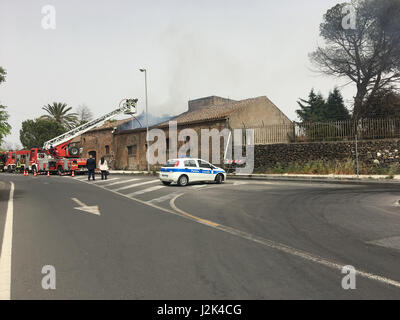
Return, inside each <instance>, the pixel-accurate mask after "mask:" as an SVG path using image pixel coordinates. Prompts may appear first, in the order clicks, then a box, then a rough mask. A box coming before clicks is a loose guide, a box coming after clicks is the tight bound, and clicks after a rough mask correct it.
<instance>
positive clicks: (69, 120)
mask: <svg viewBox="0 0 400 320" xmlns="http://www.w3.org/2000/svg"><path fill="white" fill-rule="evenodd" d="M42 109H43V110H45V111H46V112H47V113H48V114H46V115H44V116H42V118H45V119H51V120H54V121H56V122H58V123H59V124H61V125H62V126H63V127H65V128H67V129H72V128H73V127H75V126H76V124H77V122H78V115H77V114H76V113H74V112H70V111H71V110H72V107H68V106H67V104H66V103H60V102H53V104H48V105H47V106H44V107H43V108H42Z"/></svg>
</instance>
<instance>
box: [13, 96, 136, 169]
mask: <svg viewBox="0 0 400 320" xmlns="http://www.w3.org/2000/svg"><path fill="white" fill-rule="evenodd" d="M137 101H138V100H137V99H123V100H122V101H121V102H120V104H119V107H118V108H117V109H116V110H114V111H111V112H109V113H107V114H106V115H104V116H101V117H99V118H97V119H95V120H92V121H89V122H87V123H85V124H83V125H81V126H79V127H77V128H74V129H72V130H70V131H68V132H66V133H64V134H62V135H60V136H58V137H56V138H54V139H51V140H49V141H46V142H45V143H44V145H43V148H32V149H31V150H22V151H10V152H8V154H7V161H6V164H5V168H7V171H9V172H13V171H15V169H16V164H17V161H18V160H21V161H20V163H21V165H22V159H23V169H22V170H28V171H29V172H32V173H35V172H36V173H47V172H50V173H59V174H66V173H71V172H72V171H74V172H84V171H86V160H87V159H86V158H81V157H80V155H81V153H82V152H81V151H82V150H80V149H79V148H77V147H75V146H71V145H70V144H71V141H72V139H74V138H75V137H77V136H80V135H81V134H83V133H85V132H87V131H89V130H91V129H93V128H94V127H96V126H97V125H99V124H100V123H102V122H104V121H106V120H109V119H111V118H113V117H115V116H116V115H118V114H120V113H124V114H127V115H131V116H134V114H136V103H137Z"/></svg>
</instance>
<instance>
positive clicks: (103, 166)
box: [99, 157, 108, 180]
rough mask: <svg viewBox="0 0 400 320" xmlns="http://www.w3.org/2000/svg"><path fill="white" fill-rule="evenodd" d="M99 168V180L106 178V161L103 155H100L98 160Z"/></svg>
mask: <svg viewBox="0 0 400 320" xmlns="http://www.w3.org/2000/svg"><path fill="white" fill-rule="evenodd" d="M99 168H100V171H101V180H107V175H108V163H107V160H105V159H104V157H101V159H100V161H99Z"/></svg>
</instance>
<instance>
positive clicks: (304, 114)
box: [296, 89, 325, 122]
mask: <svg viewBox="0 0 400 320" xmlns="http://www.w3.org/2000/svg"><path fill="white" fill-rule="evenodd" d="M297 103H298V105H299V106H300V109H299V110H296V113H297V115H298V116H299V118H300V120H301V121H302V122H323V121H325V118H324V110H325V99H324V97H323V96H322V94H321V93H318V94H316V93H315V92H314V89H311V92H310V94H309V95H308V100H305V99H300V101H298V102H297Z"/></svg>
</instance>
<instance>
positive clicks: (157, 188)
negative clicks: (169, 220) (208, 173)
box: [73, 175, 210, 204]
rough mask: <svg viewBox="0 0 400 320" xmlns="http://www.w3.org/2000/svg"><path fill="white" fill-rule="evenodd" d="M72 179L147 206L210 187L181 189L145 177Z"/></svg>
mask: <svg viewBox="0 0 400 320" xmlns="http://www.w3.org/2000/svg"><path fill="white" fill-rule="evenodd" d="M73 179H74V180H77V181H81V182H85V183H88V184H92V185H94V186H96V187H100V188H102V189H105V190H110V191H112V192H115V193H119V194H121V195H123V196H125V197H128V198H132V199H140V200H141V201H144V202H146V203H149V204H162V203H164V202H169V201H170V200H171V199H173V198H174V197H176V196H177V195H178V194H180V193H182V192H188V191H196V190H199V189H202V188H205V187H207V186H210V185H209V184H193V185H189V186H187V187H183V188H182V187H178V186H174V185H171V186H165V185H163V184H162V183H161V181H160V180H159V179H157V178H154V177H146V176H137V177H134V178H132V177H129V176H120V177H111V178H109V179H107V180H100V179H99V178H98V177H96V180H95V181H90V182H89V181H88V180H87V176H86V175H85V176H76V177H74V178H73Z"/></svg>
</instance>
